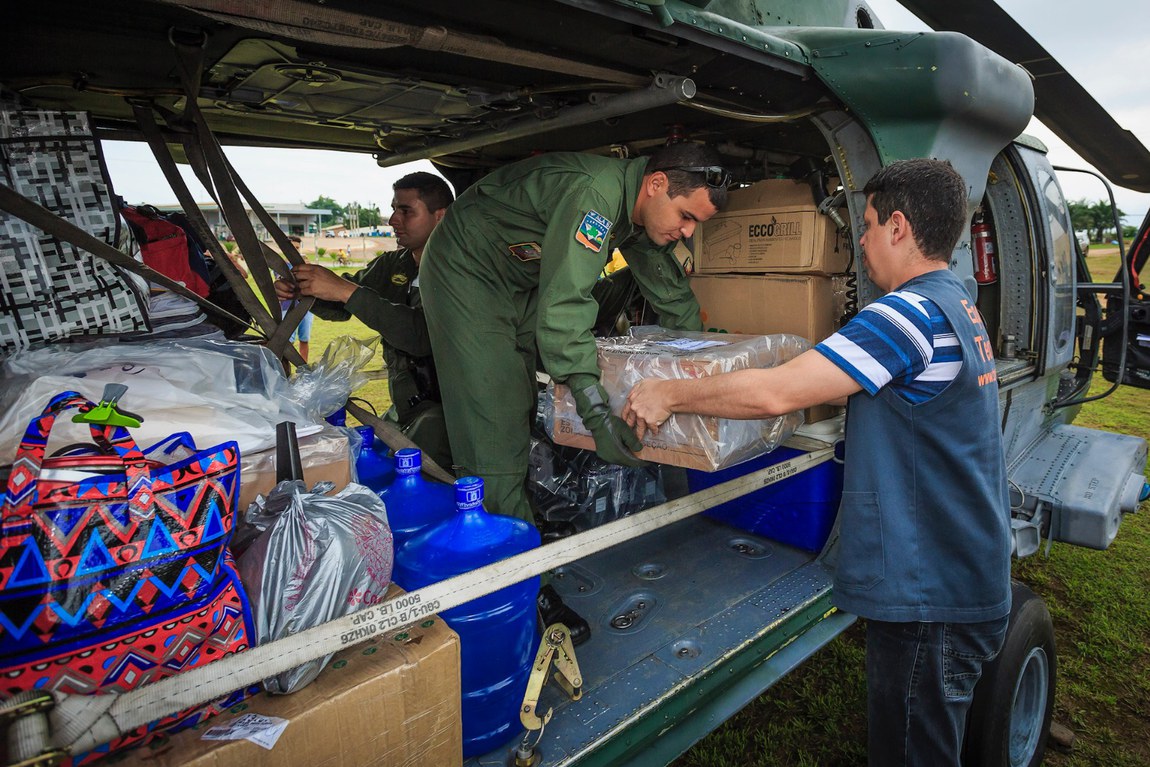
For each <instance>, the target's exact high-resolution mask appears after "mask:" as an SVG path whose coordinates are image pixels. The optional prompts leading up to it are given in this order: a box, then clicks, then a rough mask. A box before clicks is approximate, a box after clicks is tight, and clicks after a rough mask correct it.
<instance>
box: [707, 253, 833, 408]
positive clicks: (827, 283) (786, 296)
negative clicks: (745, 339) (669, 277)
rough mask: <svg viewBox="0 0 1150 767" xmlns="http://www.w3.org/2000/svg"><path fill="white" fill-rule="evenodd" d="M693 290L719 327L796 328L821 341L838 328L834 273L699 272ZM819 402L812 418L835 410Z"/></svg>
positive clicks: (765, 331)
mask: <svg viewBox="0 0 1150 767" xmlns="http://www.w3.org/2000/svg"><path fill="white" fill-rule="evenodd" d="M691 290H693V291H694V293H695V298H697V299H698V301H699V309H700V313H701V316H702V319H703V328H704V329H706V330H708V331H711V332H719V333H751V334H755V335H772V334H774V333H793V334H795V335H797V336H802V337H803V338H805V339H807V340H808V341H810V342H811V344H812V345H813V344H817V343H818V342H819V341H822V340H823V339H824V338H826V337H827V336H829V335H830V334H831V333H834V332H835V329H836V319H837V316H838V314H837V312H836V308H835V307H836V302H835V283H834V280H833V279H832V278H830V277H819V276H800V275H784V274H762V275H760V274H696V275H694V276H693V277H691ZM838 411H839V408H835V407H830V406H828V405H819V406H817V407H813V408H809V409H808V410H807V411H806V421H807V423H815V422H817V421H822V420H825V419H827V418H830V417H831V416H833V415H835V414H836V413H837V412H838Z"/></svg>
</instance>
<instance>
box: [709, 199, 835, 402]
mask: <svg viewBox="0 0 1150 767" xmlns="http://www.w3.org/2000/svg"><path fill="white" fill-rule="evenodd" d="M694 261H695V274H694V275H693V276H692V278H691V287H692V289H693V290H694V292H695V296H696V298H698V300H699V306H700V308H701V310H702V318H703V328H704V329H705V330H708V331H712V332H725V333H751V334H757V335H772V334H775V333H793V334H795V335H798V336H802V337H803V338H805V339H807V340H808V341H810V342H811V343H812V344H817V343H818V342H819V341H821V340H823V339H824V338H826V337H827V336H829V335H830V334H831V333H833V332H834V331H835V329H836V320H837V318H838V314H839V313H838V312H837V311H836V310H835V284H836V283H835V280H834V275H837V274H840V273H842V272H845V271H846V270H847V268H848V267H849V266H850V262H851V251H850V243H849V242H848V241H847V240H846V237H845V236H843V235H841V234H839V232H838V231H837V230H836V227H835V224H834V222H833V221H832V220H831V219H830V218H829V217H828V216H826V215H824V214H822V213H819V212H818V209H817V207H816V205H815V202H814V196H813V195H812V193H811V189H810V187H809V186H808V185H807V184H805V183H801V182H796V181H792V180H790V179H772V180H769V181H761V182H759V183H757V184H753V185H751V186H749V187H746V188H744V189H736V190H734V191H732V192H731V194H730V197H729V200H728V203H727V206H726V208H725V209H724V210H723V211H721V212H720V213H718V214H716V215H715V216H714V217H713V218H711V219H710V220H709V221H706V222H704V223H703V224H701V225H700V227H699V229H698V231H697V232H696V234H695V249H694ZM836 412H838V408H833V407H829V406H819V407H814V408H810V409H809V410H807V412H806V420H807V422H808V423H813V422H815V421H821V420H824V419H826V418H829V417H831V416H832V415H834V414H835V413H836Z"/></svg>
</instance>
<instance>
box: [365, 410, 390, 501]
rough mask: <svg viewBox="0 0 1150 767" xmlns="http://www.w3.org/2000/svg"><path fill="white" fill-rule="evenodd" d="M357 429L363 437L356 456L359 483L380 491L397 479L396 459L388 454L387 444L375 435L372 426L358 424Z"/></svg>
mask: <svg viewBox="0 0 1150 767" xmlns="http://www.w3.org/2000/svg"><path fill="white" fill-rule="evenodd" d="M355 430H356V431H357V432H359V436H360V437H362V438H363V443H362V444H361V445H360V447H359V455H357V456H356V458H355V473H356V476H358V477H359V484H361V485H364V486H366V487H370V488H371V489H372V490H374V491H375V492H377V493H378V492H379V491H380V490H383V489H384V488H385V487H387V486H388V485H390V484H391V483H392V481H393V480H394V479H395V461H394V460H392V458H391V456H389V455H388V454H387V445H385V444H383V441H382V440H380V438H379V437H377V436H375V432H374V431H372V429H371V427H370V426H357V427H355Z"/></svg>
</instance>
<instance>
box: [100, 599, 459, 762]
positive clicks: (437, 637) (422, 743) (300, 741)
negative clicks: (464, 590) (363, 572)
mask: <svg viewBox="0 0 1150 767" xmlns="http://www.w3.org/2000/svg"><path fill="white" fill-rule="evenodd" d="M459 690H460V688H459V637H458V635H456V633H455V632H454V631H452V630H451V629H450V628H448V626H447V624H446V623H444V622H443V620H442V619H440V618H439V617H438V616H435V615H433V616H430V617H428V618H426V619H425V620H424V621H423V622H422V623H420V624H418V625H416V626H413V627H411V628H409V629H405V630H404V631H402V632H396V633H393V634H392V635H390V636H386V637H383V638H378V639H372V640H370V641H368V642H365V643H363V644H360V645H356V646H355V647H349V648H347V649H346V650H341V651H340V652H338V653H336V655H335V657H334V658H333V659H332V662H331V663H329V664H328V666H327V668H325V669H324V670H323V673H321V674H320V675H319V677H318V678H317V679H316V680H315V681H314V682H312V683H311V684H310V685H308V686H307V687H305V688H304V689H302V690H300V691H299V692H296V693H293V694H291V695H267V694H265V693H260V694H259V695H256V696H254V697H252V698H249V699H248V700H247V701H246V702H245V703H243V704H240V705H239V706H237V707H236V714H235V715H232V714H224V715H222V716H217V717H215V718H213V719H209V720H207V721H206V722H204V723H202V724H201V725H199V726H198V727H196V728H195V729H191V730H185V731H183V732H179V733H176V734H175V735H172V736H171V737H170V738H168V739H167V740H166V741H165V742H164V743H163V744H162V745H153V746H151V747H145V748H141V749H135V750H134V751H129V752H127V753H126V754H124V755H123V758H120V759H117V760H116V763H117V765H120V766H122V767H176V766H177V765H183V766H185V767H291V766H293V765H299V767H369V766H371V765H378V767H424V765H436V766H437V767H439V766H440V765H443V766H445V767H450V766H451V765H459V764H461V763H462V761H463V730H462V725H461V723H460V691H459ZM239 709H242V711H241V710H239ZM241 713H242V714H250V713H254V714H263V715H264V716H274V717H279V718H281V719H287V720H288V722H289V724H288V725H287V729H286V730H284V732H283V735H281V736H280V739H279V741H278V742H277V743H276V744H275V747H274V748H272V749H271V750H268V749H265V748H263V747H261V746H257V745H256V744H255V743H251V742H249V741H246V740H228V741H218V740H202V739H201V736H202V735H203V734H204V732H206V731H207V730H208V729H210V728H211V727H215V726H217V725H222V724H226V723H228V722H229V721H231V720H233V719H234V718H235V716H238V715H239V714H241Z"/></svg>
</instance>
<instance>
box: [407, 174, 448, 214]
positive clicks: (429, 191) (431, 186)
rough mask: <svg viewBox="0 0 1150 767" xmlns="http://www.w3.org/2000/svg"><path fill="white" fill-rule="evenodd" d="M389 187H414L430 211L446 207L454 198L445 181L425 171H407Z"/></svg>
mask: <svg viewBox="0 0 1150 767" xmlns="http://www.w3.org/2000/svg"><path fill="white" fill-rule="evenodd" d="M391 188H392V189H394V190H395V191H397V192H398V191H399V190H400V189H414V190H415V191H417V192H418V193H419V199H420V200H422V201H423V204H424V205H426V206H427V210H428V211H430V212H431V213H434V212H435V211H437V210H440V209H441V208H446V207H447V206H449V205H450V204H451V203H452V202H453V201H454V200H455V195H453V194H452V193H451V187H449V186H448V185H447V182H446V181H444V180H443V179H441V178H440V177H439V176H437V175H435V174H434V173H427V172H425V171H416V172H415V173H408V174H407V175H406V176H404V177H403V178H401V179H400V180H399V181H396V182H395V183H394V184H392V185H391Z"/></svg>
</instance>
